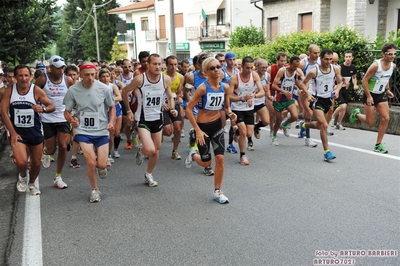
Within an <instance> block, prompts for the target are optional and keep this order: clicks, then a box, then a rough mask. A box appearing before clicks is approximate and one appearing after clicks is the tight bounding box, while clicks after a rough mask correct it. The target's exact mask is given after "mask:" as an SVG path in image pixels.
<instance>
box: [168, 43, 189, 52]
mask: <svg viewBox="0 0 400 266" xmlns="http://www.w3.org/2000/svg"><path fill="white" fill-rule="evenodd" d="M175 49H176V50H177V51H187V50H190V43H188V42H177V43H176V46H175ZM168 50H170V51H171V43H170V42H169V43H168Z"/></svg>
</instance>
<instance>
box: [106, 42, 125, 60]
mask: <svg viewBox="0 0 400 266" xmlns="http://www.w3.org/2000/svg"><path fill="white" fill-rule="evenodd" d="M127 54H128V51H127V49H126V45H125V44H118V38H117V37H115V38H114V44H113V46H112V49H111V52H110V55H111V61H112V62H115V61H117V60H120V59H124V58H126V55H127Z"/></svg>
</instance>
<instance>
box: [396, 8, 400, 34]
mask: <svg viewBox="0 0 400 266" xmlns="http://www.w3.org/2000/svg"><path fill="white" fill-rule="evenodd" d="M399 30H400V9H399V10H398V14H397V31H396V33H398V32H399ZM399 37H400V35H398V34H397V38H399Z"/></svg>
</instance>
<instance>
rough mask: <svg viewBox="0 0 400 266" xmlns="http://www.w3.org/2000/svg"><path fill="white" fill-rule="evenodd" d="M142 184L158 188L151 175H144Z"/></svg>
mask: <svg viewBox="0 0 400 266" xmlns="http://www.w3.org/2000/svg"><path fill="white" fill-rule="evenodd" d="M144 182H145V183H146V184H148V185H149V187H156V186H158V183H157V181H154V179H153V175H152V174H148V173H145V174H144Z"/></svg>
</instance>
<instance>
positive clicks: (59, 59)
mask: <svg viewBox="0 0 400 266" xmlns="http://www.w3.org/2000/svg"><path fill="white" fill-rule="evenodd" d="M58 61H62V62H64V58H62V57H58V58H54V59H53V62H54V63H55V62H58Z"/></svg>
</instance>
